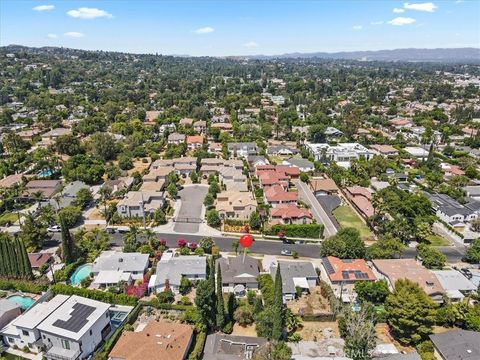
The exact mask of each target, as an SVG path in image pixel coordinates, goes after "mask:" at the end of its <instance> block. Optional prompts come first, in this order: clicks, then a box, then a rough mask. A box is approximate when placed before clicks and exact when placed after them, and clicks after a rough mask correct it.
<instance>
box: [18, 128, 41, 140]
mask: <svg viewBox="0 0 480 360" xmlns="http://www.w3.org/2000/svg"><path fill="white" fill-rule="evenodd" d="M40 133H41V131H40V130H39V129H31V130H23V131H19V132H17V135H18V136H20V138H21V139H22V140H25V141H32V140H33V139H34V138H35V137H36V136H38V135H40Z"/></svg>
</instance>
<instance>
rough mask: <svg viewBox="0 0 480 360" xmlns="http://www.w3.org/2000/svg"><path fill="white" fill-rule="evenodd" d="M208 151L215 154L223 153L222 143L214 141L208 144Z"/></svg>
mask: <svg viewBox="0 0 480 360" xmlns="http://www.w3.org/2000/svg"><path fill="white" fill-rule="evenodd" d="M208 153H209V154H214V155H222V153H223V147H222V143H216V142H212V143H210V144H208Z"/></svg>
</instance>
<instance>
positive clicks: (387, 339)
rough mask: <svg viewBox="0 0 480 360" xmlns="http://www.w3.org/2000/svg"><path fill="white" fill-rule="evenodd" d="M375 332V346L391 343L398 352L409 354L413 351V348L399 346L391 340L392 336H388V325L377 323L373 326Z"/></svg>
mask: <svg viewBox="0 0 480 360" xmlns="http://www.w3.org/2000/svg"><path fill="white" fill-rule="evenodd" d="M375 330H376V333H377V344H386V343H393V344H394V345H395V347H396V348H397V349H398V351H400V352H406V353H410V352H412V351H413V348H411V347H408V346H404V345H401V344H400V343H399V342H398V341H396V340H395V339H394V338H393V336H392V335H390V332H389V331H388V325H387V324H386V323H378V324H377V325H376V326H375Z"/></svg>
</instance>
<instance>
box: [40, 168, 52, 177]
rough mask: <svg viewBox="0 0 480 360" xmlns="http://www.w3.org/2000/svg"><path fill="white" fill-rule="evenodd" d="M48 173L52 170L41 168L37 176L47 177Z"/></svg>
mask: <svg viewBox="0 0 480 360" xmlns="http://www.w3.org/2000/svg"><path fill="white" fill-rule="evenodd" d="M50 175H52V170H48V169H43V170H41V171H39V173H38V177H40V178H46V177H49V176H50Z"/></svg>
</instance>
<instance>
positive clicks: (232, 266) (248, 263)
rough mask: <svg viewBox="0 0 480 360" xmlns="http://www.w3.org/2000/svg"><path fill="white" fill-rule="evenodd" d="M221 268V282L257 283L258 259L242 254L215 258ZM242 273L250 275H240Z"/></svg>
mask: <svg viewBox="0 0 480 360" xmlns="http://www.w3.org/2000/svg"><path fill="white" fill-rule="evenodd" d="M217 264H220V269H221V270H222V282H223V283H229V284H237V283H242V284H243V283H249V284H257V283H258V282H257V277H258V275H259V273H260V272H259V264H258V260H257V259H254V258H252V257H250V256H245V261H244V258H243V255H240V256H237V257H229V258H221V259H218V260H217ZM242 274H249V275H251V276H242V277H240V275H242Z"/></svg>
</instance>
